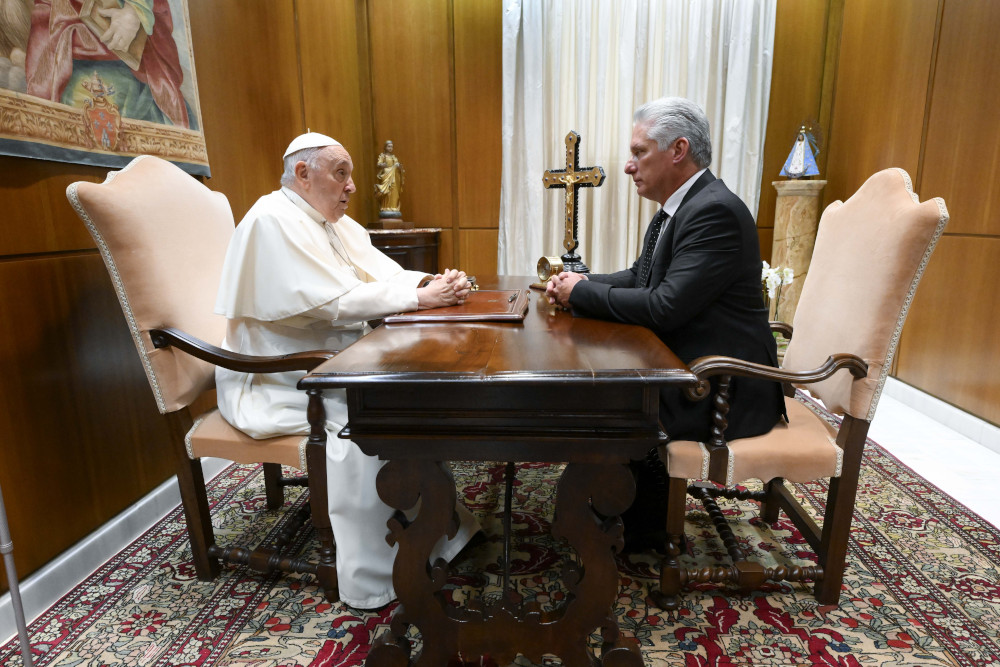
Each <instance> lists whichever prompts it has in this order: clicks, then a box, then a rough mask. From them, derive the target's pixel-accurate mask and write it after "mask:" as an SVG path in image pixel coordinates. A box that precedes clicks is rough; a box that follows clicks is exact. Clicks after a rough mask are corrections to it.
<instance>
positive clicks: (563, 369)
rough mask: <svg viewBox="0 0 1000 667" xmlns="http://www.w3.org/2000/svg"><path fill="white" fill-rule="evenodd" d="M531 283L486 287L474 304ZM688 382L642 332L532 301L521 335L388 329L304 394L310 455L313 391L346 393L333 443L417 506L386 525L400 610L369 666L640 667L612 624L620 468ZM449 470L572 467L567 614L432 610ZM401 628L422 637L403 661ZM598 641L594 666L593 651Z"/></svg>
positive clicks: (563, 491) (464, 326)
mask: <svg viewBox="0 0 1000 667" xmlns="http://www.w3.org/2000/svg"><path fill="white" fill-rule="evenodd" d="M531 281H532V279H531V278H527V277H523V278H510V277H501V278H495V279H492V280H486V279H484V278H483V277H480V279H479V283H480V285H482V286H483V289H490V288H494V289H496V288H507V289H514V288H526V287H527V285H528V284H529V283H530V282H531ZM695 381H696V378H695V376H694V375H693V374H692V373H691V372H690V371H689V370H688V369H687V367H686V366H685V365H684V364H683V363H682V362H681V361H680V360H679V359H678V358H677V357H676V356H675V355H674V354H673V353H672V352H671V351H670V350H669V349H668V348H667V347H666V346H665V345H663V343H662V342H661V341H660V340H659V339H658V338H657V337H656V336H655V335H654V334H653V333H652V332H651V331H649V330H648V329H645V328H642V327H635V326H629V325H623V324H617V323H612V322H602V321H598V320H591V319H586V318H574V317H573V316H572V315H571V314H570V313H567V312H564V311H561V310H558V309H555V308H553V307H552V306H549V304H548V303H547V302H546V300H545V298H544V296H543V295H542V294H541V293H538V292H532V294H531V302H530V304H529V307H528V315H527V317H526V318H525V320H524V322H523V324H509V323H504V324H500V323H460V324H459V323H454V324H453V323H436V324H432V323H426V324H399V325H383V326H381V327H379V328H378V329H376V330H375V331H373V332H372V333H371V334H370V335H368V336H366V337H364V338H362V339H361V340H359V341H358V342H356V343H354V344H353V345H351V346H350V347H348V348H347V349H345V350H344V351H342V352H341V353H340V354H338V355H337V356H336V357H335V358H333V359H331V360H330V361H328V362H325V363H324V364H322V365H321V366H319V367H317V368H316V369H315V370H314V371H313V372H312V373H310V374H309V375H307V376H306V377H305V378H303V380H302V381H301V382H300V383H299V387H300V388H301V389H305V390H307V392H308V393H309V394H310V408H309V409H310V413H309V419H310V423H311V425H312V435H311V436H310V444H311V445H317V446H321V445H322V443H323V442H325V437H326V435H325V430H324V426H325V415H324V413H323V405H322V399H321V392H322V390H323V389H326V388H333V387H343V388H346V389H347V400H348V420H349V423H348V425H347V427H346V428H345V429H344V430H343V431H342V432H341V434H340V435H341V437H344V438H350V439H351V440H353V441H354V442H355V443H357V444H358V446H359V447H361V449H362V451H364V452H365V453H366V454H369V455H377V456H379V457H380V458H382V459H384V460H387V461H388V463H387V464H386V466H385V467H384V468H383V469H382V470H381V472H380V473H379V476H378V481H377V485H378V492H379V495H380V496H381V497H382V499H383V500H384V501H385V502H386V503H387V504H388V505H390V506H391V507H394V508H397V509H409V508H411V507H413V506H414V504H415V503H416V501H417V499H418V498H420V499H421V503H422V504H421V507H420V513H419V515H418V516H417V517H416V518H415V520H414V521H413V522H412V523H408V522H407V521H406V520H405V518H403V517H402V514H401V513H397V518H396V519H393V520H391V521H390V522H389V529H390V531H391V533H392V535H393V536H394V538H395V540H396V542H397V543H398V544H399V552H398V554H397V556H396V561H395V565H394V569H393V585H394V586H395V589H396V594H397V595H398V596H399V600H400V602H401V604H400V606H399V607H398V608H397V610H396V612H395V615H394V618H393V622H392V624H391V629H390V632H388V633H386V634H383V635H382V636H381V637H380V638H379V640H377V641H376V643H375V645H374V646H373V647H372V649H371V652H370V653H369V655H368V661H367V664H368V665H389V664H391V665H400V666H402V665H406V664H407V662H408V661H409V662H410V663H412V664H417V663H419V664H421V665H445V664H446V663H447V662H448V660H449V658H451V657H452V656H454V655H455V654H456V653H458V652H461V653H462V655H463V656H466V657H468V656H478V655H482V654H489V655H490V656H491V657H492V658H493V659H494V660H496V662H497V663H498V664H500V665H503V664H507V663H508V662H510V661H511V660H513V658H514V657H515V655H516V654H517V653H521V654H523V655H525V656H526V657H528V658H529V659H530V660H532V661H534V662H541V659H542V655H543V654H554V655H557V656H559V657H560V658H561V659H562V660H563V662H564V663H565V664H567V665H579V666H581V667H582V666H584V665H585V666H587V667H592V666H593V665H595V664H599V663H600V662H602V661H606V660H608V659H609V657H612V656H613V660H612V662H616V661H617V660H619V659H621V660H623V663H622V664H628V665H635V666H636V667H639V666H641V665H642V657H641V655H640V654H639V650H638V647H637V646H636V645H635V644H634V642H625V641H622V639H621V638H620V637H619V632H618V626H617V624H616V622H615V618H614V615H613V613H612V604H613V602H614V600H615V598H616V596H617V594H618V573H617V569H616V566H615V560H614V554H615V551H616V550H618V549H620V548H621V547H622V537H621V535H622V533H621V522H620V521H619V520H618V519H617V517H618V515H619V514H620V513H621V512H623V511H624V510H625V509H626V508H627V507H628V506H629V505H630V504H631V502H632V498H633V496H634V493H635V487H634V483H633V481H632V476H631V474H630V472H629V470H628V467H627V466H626V465H625V464H626V463H627V462H628V461H629V460H630V459H638V458H641V457H642V456H643V455H645V453H646V452H647V451H648V450H649V449H650V448H651V447H653V446H654V445H656V444H657V443H659V442H660V441H661V439H662V438H663V437H664V435H663V434H662V433H661V432H660V430H659V428H658V412H659V390H660V387H662V386H664V385H685V386H688V385H692V384H694V383H695ZM455 460H465V461H547V462H563V461H565V462H567V465H566V467H565V470H564V472H563V474H562V477H561V479H560V481H559V484H558V487H557V499H556V508H555V521H554V522H553V526H552V530H553V533H554V534H555V535H557V536H559V537H562V538H565V539H566V540H567V541H568V542H569V544H570V546H572V547H573V548H574V549H575V550H576V552H577V555H578V556H579V563H580V565H581V566H580V567H572V568H570V570H569V575H570V576H569V578H568V579H569V580H568V581H567V582H566V584H567V586H568V588H569V590H570V592H571V595H569V596H567V597H568V601H567V602H566V603H565V604H563V605H562V606H561V607H559V608H557V609H555V610H551V611H546V612H544V613H539V612H538V611H537V610H534V609H530V608H524V607H522V606H520V605H519V604H518V597H517V596H516V595H512V594H510V591H509V589H508V591H507V593H506V594H505V595H504V597H503V599H502V600H501V601H500V602H498V603H496V604H493V605H489V606H486V605H479V606H476V607H473V608H457V607H453V606H451V605H450V604H448V603H446V602H445V601H444V599H443V597H442V596H440V595H438V594H437V592H438V591H440V589H441V588H442V586H443V584H444V582H445V575H446V571H447V566H446V565H445V564H444V563H438V564H437V567H435V568H432V569H431V570H430V571H428V570H429V568H428V567H427V562H428V558H429V557H430V554H431V550H432V548H433V546H434V545H435V543H436V542H437V541H438V539H439V538H440V536H441V535H443V534H445V533H446V532H448V531H449V530H454V525H453V523H452V519H453V516H454V508H455V502H456V500H455V499H456V494H455V485H454V482H453V481H452V478H451V475H450V473H449V472H448V469H447V466H446V465H445V464H443V463H442V462H444V461H455ZM507 532H508V535H507V536H506V539H507V540H508V545H509V531H507ZM508 553H509V550H508ZM505 580H506V577H505ZM407 624H413V625H415V626H416V627H417V628H418V629H419V630H420V633H421V635H422V637H423V650H422V652H421V654H420V655H419V656H415V657H414V658H412V659H411V657H410V655H409V653H410V651H409V644H408V643H407V641H406V640H405V638H404V636H403V635H404V633H405V631H406V625H407ZM598 627H600V628H601V629H602V636H603V639H604V644H603V648H602V651H601V658H600V660H598V659H597V658H595V657H594V656H593V654H592V653H591V652H590V650H589V649H588V648H587V645H586V644H587V637H588V636H589V635H590V634H591V632H593V631H594V630H595V629H596V628H598ZM608 664H611V663H610V662H609V663H608Z"/></svg>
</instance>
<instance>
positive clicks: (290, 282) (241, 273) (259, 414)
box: [215, 188, 478, 609]
mask: <svg viewBox="0 0 1000 667" xmlns="http://www.w3.org/2000/svg"><path fill="white" fill-rule="evenodd" d="M426 277H427V276H426V274H423V273H419V272H416V271H404V270H403V269H402V268H401V267H400V266H399V265H398V264H397V263H396V262H394V261H393V260H391V259H389V258H388V257H386V256H385V255H384V254H382V252H380V251H379V250H378V249H377V248H375V247H373V246H372V244H371V240H370V239H369V237H368V232H367V231H366V230H365V229H364V228H363V227H362V226H361V225H359V224H358V223H356V222H355V221H354V220H351V219H350V218H348V217H346V216H345V217H343V218H341V219H340V220H339V221H337V222H334V223H331V222H325V221H324V220H323V216H322V215H320V214H319V212H317V211H316V210H315V209H314V208H313V207H312V206H310V205H309V204H308V203H306V201H305V200H304V199H302V198H301V197H300V196H299V195H297V194H296V193H295V192H292V191H291V190H289V189H288V188H282V189H281V190H278V191H276V192H272V193H271V194H268V195H265V196H263V197H261V198H260V199H259V200H257V203H256V204H254V205H253V207H252V208H251V209H250V211H249V212H247V214H246V216H245V217H244V218H243V220H242V221H241V222H240V224H239V226H238V227H237V228H236V232H235V234H234V236H233V239H232V241H231V242H230V244H229V251H228V253H227V254H226V262H225V265H224V267H223V271H222V281H221V283H220V286H219V296H218V301H217V302H216V306H215V312H217V313H220V314H222V315H225V316H226V317H227V318H229V327H228V329H227V332H226V340H225V343H224V344H223V347H225V348H226V349H227V350H231V351H233V352H240V353H243V354H252V355H277V354H288V353H292V352H302V351H305V350H318V349H326V350H342V349H344V348H345V347H347V346H348V345H350V344H351V343H353V342H354V341H356V340H357V339H358V338H360V337H361V336H363V335H365V334H366V333H367V332H368V331H369V328H368V325H367V324H366V321H367V320H371V319H377V318H379V317H382V316H384V315H387V314H390V313H396V312H401V311H407V310H415V309H416V308H417V290H416V288H417V285H418V284H419V283H420V281H421V280H422V279H424V278H426ZM303 375H304V373H302V372H291V373H269V374H253V373H237V372H234V371H228V370H226V369H223V368H219V369H217V371H216V383H217V385H218V396H219V410H220V412H221V413H222V415H223V416H224V417H225V418H226V420H227V421H228V422H229V423H230V424H232V425H233V426H235V427H236V428H238V429H240V430H241V431H243V432H244V433H246V434H248V435H250V436H252V437H254V438H267V437H270V436H274V435H279V434H289V433H303V434H307V433H308V432H309V424H308V422H307V420H306V404H307V397H306V394H305V392H303V391H300V390H298V389H296V388H295V385H296V383H297V382H298V381H299V379H300V378H301V377H302V376H303ZM323 402H324V405H325V406H326V419H327V424H326V431H327V442H326V453H327V478H328V483H329V498H330V501H329V502H330V523H331V525H332V528H333V535H334V539H335V540H336V543H337V578H338V580H339V584H340V597H341V600H343V601H344V602H346V603H347V604H350V605H352V606H354V607H359V608H362V609H369V608H373V607H379V606H382V605H384V604H387V603H388V602H390V601H391V600H392V599H394V598H395V592H394V591H393V588H392V561H393V558H394V556H395V551H396V547H390V546H389V545H388V544H386V542H385V535H386V521H387V520H388V519H389V518H390V516H391V515H392V510H391V509H390V508H389V507H388V506H387V505H385V504H384V503H383V502H382V501H381V500H380V499H379V498H378V494H377V492H376V490H375V476H376V474H377V473H378V471H379V468H380V467H381V466H382V465H383V462H380V461H379V460H378V459H377V458H375V457H370V456H366V455H364V454H363V453H362V452H361V450H360V449H359V448H358V446H357V445H355V444H354V443H353V442H351V441H350V440H342V439H340V438H338V437H337V433H338V432H339V431H340V430H341V429H342V428H343V427H344V425H345V424H346V423H347V405H346V397H345V392H344V390H343V389H328V390H326V391H325V392H324V401H323ZM458 510H459V516H460V518H461V526H460V528H459V531H458V534H457V535H456V536H455V537H454V538H453V539H452V540H450V541H447V542H444V543H443V544H442V545H440V548H439V549H438V553H437V554H435V556H434V558H437V557H443V558H445V559H447V560H450V559H451V558H452V557H454V555H455V554H457V553H458V551H459V550H460V549H461V548H462V547H463V546H464V545H465V544H466V542H468V540H469V538H471V537H472V535H473V533H475V531H476V530H478V525H477V523H476V521H475V519H474V518H473V517H472V515H471V514H469V512H468V511H467V510H466V509H465V507H464V506H463V505H462V504H461V503H459V504H458Z"/></svg>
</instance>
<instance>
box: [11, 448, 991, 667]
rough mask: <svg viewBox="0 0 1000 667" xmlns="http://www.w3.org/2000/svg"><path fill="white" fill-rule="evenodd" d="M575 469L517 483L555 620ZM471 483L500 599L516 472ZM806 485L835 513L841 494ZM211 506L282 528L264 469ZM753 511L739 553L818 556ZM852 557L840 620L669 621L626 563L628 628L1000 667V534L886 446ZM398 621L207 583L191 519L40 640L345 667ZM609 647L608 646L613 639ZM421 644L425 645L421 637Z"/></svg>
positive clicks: (702, 524) (312, 599)
mask: <svg viewBox="0 0 1000 667" xmlns="http://www.w3.org/2000/svg"><path fill="white" fill-rule="evenodd" d="M558 471H559V468H558V466H554V465H524V466H522V467H521V468H520V470H519V473H518V480H517V485H516V487H515V499H514V507H515V514H514V517H513V519H514V528H515V539H516V541H518V542H519V544H517V545H516V549H515V553H514V555H513V562H512V572H513V574H514V575H516V576H514V577H512V579H513V580H514V581H516V585H517V587H518V590H519V592H520V593H521V594H522V595H523V596H524V598H525V600H526V601H537V602H538V603H540V604H542V605H543V606H547V605H552V604H556V603H558V602H559V600H560V599H561V598H563V597H564V596H565V594H566V592H565V590H564V589H563V588H562V587H561V585H560V582H559V579H558V576H557V572H558V566H559V562H558V561H559V560H560V558H561V552H560V550H561V548H562V547H561V545H560V544H558V543H557V542H555V541H553V540H551V538H549V537H547V528H548V523H549V521H550V520H551V515H550V512H551V508H552V506H553V503H552V502H551V499H552V496H553V493H554V489H555V482H556V477H557V474H558ZM455 478H456V483H457V484H458V487H459V489H460V493H461V496H462V499H463V501H464V502H465V504H466V505H467V506H468V507H469V508H470V509H471V510H472V511H473V512H475V513H477V514H478V515H479V516H480V518H481V519H482V522H483V525H484V528H486V530H487V532H488V534H489V538H490V539H489V540H488V541H486V542H485V543H483V544H481V545H480V546H478V547H476V548H475V549H474V550H472V552H471V553H469V554H468V556H467V557H466V558H465V559H464V560H463V561H462V562H461V563H459V564H458V566H457V572H455V573H454V574H453V576H452V577H451V578H450V580H449V584H448V588H449V594H450V595H451V596H452V597H453V598H454V599H455V600H460V599H465V598H468V597H469V596H483V597H485V598H490V597H491V596H492V597H495V596H498V595H499V588H498V586H499V583H500V577H501V569H500V555H501V553H502V551H501V539H502V529H501V523H500V514H501V511H502V507H503V464H502V463H495V464H486V463H481V464H463V465H461V466H459V467H456V469H455ZM794 489H795V492H796V494H797V495H799V496H800V497H802V498H804V499H805V501H806V502H807V503H808V504H809V505H810V506H811V507H812V508H813V509H814V510H816V512H817V514H818V512H819V510H820V509H821V507H822V505H823V502H824V499H825V484H823V483H813V484H805V485H795V487H794ZM297 493H299V492H298V491H290V492H289V494H288V495H289V497H290V499H289V502H294V503H302V502H304V498H303V497H301V496H297V495H295V494H297ZM210 500H211V502H212V504H213V512H214V516H215V525H216V528H217V533H218V534H219V535H220V542H222V543H224V540H225V539H227V537H228V536H230V535H231V536H232V538H234V539H240V540H249V539H253V537H254V536H259V537H263V536H264V535H266V534H268V533H270V532H273V531H275V530H276V529H277V528H278V523H279V521H280V517H281V515H280V514H278V513H272V512H268V511H266V510H265V509H264V498H263V477H262V475H261V473H260V471H259V469H257V468H255V467H252V466H238V465H234V466H232V467H230V468H228V469H227V470H226V471H225V472H223V473H222V474H221V475H219V476H218V477H217V478H216V479H215V480H214V482H212V484H211V489H210ZM753 507H754V505H753V503H749V502H747V503H734V504H733V505H730V506H728V509H727V514H729V516H730V518H731V519H733V520H739V519H741V518H743V517H744V516H745V517H747V518H748V519H750V520H749V525H747V522H742V524H743V526H744V528H742V529H741V530H740V532H739V533H738V536H739V539H740V540H742V541H743V542H744V543H745V544H752V545H754V546H755V547H756V548H757V550H758V551H761V552H766V553H769V554H771V555H772V556H773V557H774V558H776V559H777V560H791V561H793V562H794V561H795V560H796V559H797V557H798V556H799V555H801V554H808V546H807V545H806V543H805V542H804V540H802V539H801V537H799V536H798V534H797V531H796V530H795V528H794V527H793V526H792V525H791V524H790V522H787V521H784V522H779V523H778V524H776V525H775V526H773V532H774V533H775V534H776V536H777V537H778V538H779V539H776V540H772V539H771V537H770V536H769V535H768V533H767V532H766V531H760V530H758V528H757V527H756V525H755V524H756V520H754V519H752V518H750V517H753V516H754V513H753V511H752V510H753ZM691 509H692V511H691V512H690V513H689V515H688V520H689V523H688V526H687V531H688V535H689V536H692V537H693V538H694V539H692V540H691V547H690V548H691V554H690V555H689V558H690V559H691V562H692V564H693V563H695V562H697V563H699V564H704V563H705V561H706V559H710V558H713V557H716V556H718V557H721V556H722V555H723V554H724V553H725V550H724V549H723V547H722V545H721V543H719V542H718V541H717V538H714V533H713V531H712V528H711V523H710V522H709V521H708V518H707V517H706V516H705V515H704V514H703V513H701V512H700V510H698V511H696V509H697V506H695V505H692V506H691ZM304 548H305V549H309V548H312V543H311V540H309V539H306V540H305V545H304ZM849 559H850V560H849V563H848V567H847V574H846V579H845V582H844V591H843V594H842V596H841V603H840V605H839V606H820V605H818V604H817V603H816V602H815V600H814V599H813V598H812V596H811V595H810V592H809V589H808V588H807V587H806V586H804V585H799V586H792V585H781V586H774V587H773V588H772V589H771V590H769V591H764V592H762V593H759V594H755V595H753V596H746V597H744V596H740V595H738V594H734V593H728V592H727V591H725V590H719V589H715V588H704V589H700V590H695V591H691V592H689V593H687V594H686V596H685V597H684V606H683V608H682V609H681V610H680V611H679V613H676V614H666V613H663V612H661V611H660V610H658V609H656V608H655V607H653V606H652V605H651V601H650V599H649V590H650V587H651V586H654V585H655V583H656V581H657V577H656V573H657V572H658V569H657V565H656V560H655V558H653V557H652V556H650V557H643V556H631V557H629V559H628V560H622V561H621V562H620V577H621V579H620V584H621V588H620V592H619V596H618V599H617V600H616V602H615V614H616V615H617V618H618V622H619V625H620V627H621V628H622V629H623V630H624V631H625V632H627V633H630V634H632V635H634V636H635V637H636V638H637V639H638V640H639V642H640V643H641V647H642V652H643V656H644V659H645V662H646V664H647V665H706V666H708V665H712V666H723V665H831V666H833V665H837V666H851V665H858V666H862V665H863V666H868V665H873V666H874V665H920V666H928V665H947V666H949V667H952V666H959V665H968V666H973V665H976V666H984V667H985V666H986V665H1000V531H998V530H997V529H996V528H995V527H994V526H992V525H991V524H989V523H987V522H986V521H984V520H983V519H981V518H980V517H978V516H977V515H975V514H973V513H972V512H970V511H969V510H967V509H966V508H964V507H963V506H961V505H959V504H958V503H956V502H955V501H954V500H953V499H951V498H950V497H948V496H947V495H945V494H944V493H943V492H941V491H940V490H939V489H937V488H935V487H934V486H932V485H930V484H929V483H928V482H927V481H925V480H924V479H922V478H921V477H919V476H918V475H916V474H915V473H914V472H913V471H911V470H910V469H909V468H907V467H906V466H905V465H903V464H901V463H900V462H899V461H898V460H896V459H895V458H893V457H892V456H891V455H889V454H887V453H886V452H885V451H884V450H883V449H882V448H881V447H879V446H878V445H877V444H876V443H874V442H871V441H869V443H868V447H867V449H866V454H865V462H864V465H863V470H862V478H861V486H860V490H859V495H858V502H857V511H856V515H855V519H854V526H853V537H852V540H851V545H850V552H849ZM484 565H485V571H484V572H482V573H477V570H479V569H481V568H482V567H483V566H484ZM391 611H392V607H391V606H390V607H389V608H387V609H385V610H383V611H381V612H380V613H374V614H365V613H361V612H358V611H355V610H352V609H350V608H347V607H345V606H343V605H341V604H330V603H328V602H326V601H325V600H323V599H322V598H321V597H320V595H319V593H318V591H317V589H316V588H315V587H314V586H313V585H312V583H311V581H310V579H309V578H308V577H303V578H300V579H295V578H288V577H273V578H270V579H263V578H261V577H259V576H257V575H256V574H254V573H252V572H247V571H245V570H244V569H242V568H229V569H226V570H225V573H224V575H223V576H222V577H220V578H219V579H218V580H216V581H215V582H210V583H205V582H200V581H198V580H197V579H195V576H194V568H193V567H192V565H191V555H190V550H189V548H188V543H187V535H186V532H185V525H184V520H183V516H182V514H181V512H180V510H179V509H177V510H175V511H173V512H171V513H170V514H169V515H168V516H167V517H165V518H164V519H163V520H162V521H160V522H159V523H157V524H156V525H155V526H154V527H153V528H151V529H150V530H149V531H148V532H147V533H146V534H145V535H143V536H142V537H141V538H140V539H139V540H137V541H136V542H135V543H133V544H132V545H130V546H129V547H128V548H127V549H125V550H123V551H122V552H121V553H120V554H118V555H117V556H116V557H115V558H113V559H112V560H110V561H109V562H108V563H106V564H105V565H104V566H103V567H101V568H100V569H98V570H97V571H96V572H94V573H93V574H92V575H91V576H90V577H88V578H87V579H86V580H85V581H84V582H83V583H81V584H80V585H79V586H78V587H77V588H76V589H74V590H73V591H71V592H70V593H69V594H68V595H66V596H65V597H64V598H63V599H62V600H60V601H59V602H58V603H57V604H55V605H54V606H53V607H52V608H51V609H49V610H48V611H46V612H45V613H44V614H42V615H41V616H40V617H39V618H38V619H37V620H36V621H35V622H34V623H32V625H31V627H30V633H31V637H32V643H33V649H34V660H35V664H36V665H61V666H66V667H69V666H73V667H76V666H81V667H83V666H88V667H97V666H103V665H108V666H111V665H128V666H144V667H145V666H150V667H152V666H159V665H171V666H177V665H191V666H202V667H208V666H213V667H221V666H223V665H254V666H258V667H283V666H291V665H318V666H324V667H326V666H330V667H333V666H347V665H358V664H361V663H363V662H364V659H365V656H366V655H367V651H368V647H369V645H370V643H371V641H372V639H373V638H374V637H376V636H377V635H378V634H380V633H381V632H382V630H383V629H384V627H385V625H386V624H387V622H388V618H389V615H390V613H391ZM592 641H593V644H594V646H595V647H596V646H598V643H599V638H598V637H597V636H596V635H595V636H594V637H593V638H592ZM413 642H414V644H415V645H419V637H418V636H417V635H416V634H415V633H414V635H413ZM20 664H21V660H20V656H19V648H18V644H17V641H16V639H15V640H12V641H10V642H8V643H7V644H5V645H3V646H0V665H2V666H3V667H7V666H13V665H20Z"/></svg>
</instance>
